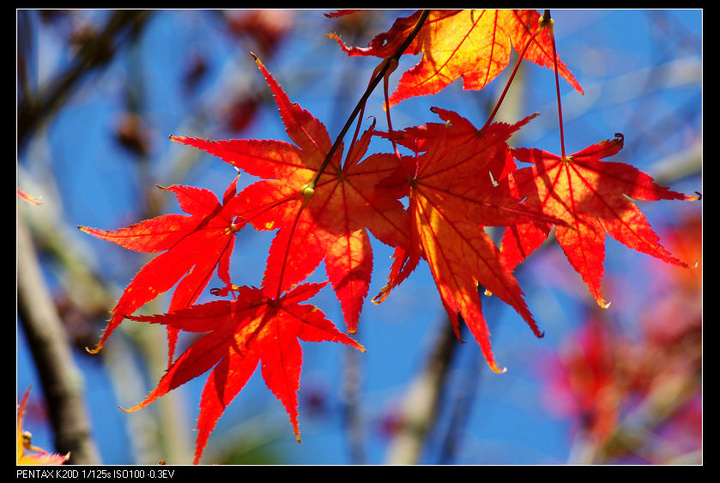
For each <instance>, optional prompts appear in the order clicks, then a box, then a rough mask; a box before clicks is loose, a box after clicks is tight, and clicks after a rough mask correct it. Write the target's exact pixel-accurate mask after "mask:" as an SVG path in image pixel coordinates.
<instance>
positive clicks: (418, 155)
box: [81, 10, 693, 463]
mask: <svg viewBox="0 0 720 483" xmlns="http://www.w3.org/2000/svg"><path fill="white" fill-rule="evenodd" d="M345 14H348V12H340V13H338V14H337V15H345ZM334 38H336V39H337V40H338V42H340V45H341V47H342V49H343V50H344V51H345V52H347V53H348V54H349V55H351V56H353V55H364V56H378V57H380V58H383V59H384V61H383V62H384V63H382V64H381V66H383V68H386V70H384V71H382V70H380V71H378V72H376V74H375V78H374V80H377V81H378V82H379V80H381V79H382V78H384V79H385V80H386V81H387V76H388V75H389V73H390V72H391V71H392V69H391V68H390V66H396V65H397V63H394V64H392V63H389V62H385V60H387V59H390V60H393V59H394V60H395V61H396V60H397V58H398V57H399V56H400V55H403V54H422V55H423V57H422V60H421V61H420V63H419V64H418V65H416V66H415V67H413V68H411V69H409V70H408V71H407V72H405V73H404V74H403V76H402V77H401V79H400V82H399V86H398V89H397V91H396V92H395V93H394V94H393V95H392V96H391V97H390V98H389V101H388V107H390V106H392V105H393V104H396V103H397V102H400V101H402V100H404V99H407V98H409V97H414V96H421V95H430V94H434V93H436V92H438V91H439V90H441V89H442V88H444V87H445V86H447V85H448V84H449V83H450V82H453V81H454V80H455V79H457V78H459V77H460V78H462V79H463V85H464V87H465V88H466V89H476V90H477V89H481V88H483V87H484V86H485V85H487V83H488V82H490V81H491V80H492V79H493V78H495V77H496V76H497V75H498V74H499V73H500V72H501V71H502V70H503V69H504V68H505V67H506V66H507V65H508V64H509V58H510V51H511V49H512V48H513V47H514V48H516V49H518V48H519V47H520V46H524V47H523V48H522V50H521V52H520V54H521V55H520V56H521V58H522V59H524V60H530V61H532V62H535V63H537V64H538V65H541V66H544V67H547V68H550V69H556V71H557V72H558V73H559V74H560V75H561V76H562V77H563V78H564V79H565V80H566V81H567V82H568V83H569V84H570V85H571V86H572V87H574V88H575V89H576V90H578V91H579V92H582V88H581V87H580V85H579V83H578V82H577V81H576V80H575V78H574V77H573V76H572V74H571V73H570V71H569V70H568V69H567V67H566V66H564V65H563V64H562V63H560V62H558V61H557V57H556V55H555V51H554V43H553V39H552V35H551V29H549V28H547V19H545V18H544V17H541V16H540V14H539V13H538V12H536V11H534V10H523V11H514V10H507V11H505V10H461V11H445V10H443V11H430V12H417V13H414V14H413V15H411V16H409V17H406V18H399V19H398V20H397V21H396V22H395V24H394V25H393V26H392V28H391V29H390V30H389V31H388V32H386V33H383V34H380V35H378V36H377V37H376V38H375V39H373V40H372V41H371V42H370V44H369V46H368V47H367V48H358V47H348V46H346V45H345V44H344V43H342V41H340V39H338V38H337V37H334ZM410 39H412V40H411V41H409V40H410ZM408 41H409V42H408ZM255 59H256V63H257V66H258V68H259V69H260V72H261V73H262V75H263V76H264V78H265V80H266V82H267V84H268V85H269V88H270V90H271V91H272V93H273V95H274V97H275V101H276V103H277V106H278V110H279V114H280V117H281V119H282V122H283V124H284V126H285V130H286V133H287V135H288V137H289V139H290V141H291V142H286V141H280V140H257V139H251V140H240V139H232V140H218V141H210V140H204V139H199V138H193V137H185V136H171V140H173V141H175V142H178V143H182V144H185V145H188V146H192V147H195V148H198V149H201V150H203V151H205V152H207V153H210V154H212V155H214V156H216V157H218V158H220V159H221V160H223V161H224V162H226V163H228V164H231V165H232V166H234V167H235V168H237V170H238V171H239V172H242V173H246V174H249V175H252V176H254V177H257V178H258V180H257V181H256V182H254V183H252V184H250V185H249V186H247V187H246V188H244V189H242V190H241V191H240V192H238V191H237V178H235V179H234V180H233V181H232V182H231V183H230V185H229V187H228V188H227V190H226V191H225V193H224V195H223V197H222V200H218V199H217V198H216V197H215V195H214V194H213V193H211V192H210V191H208V190H205V189H202V188H197V187H192V186H171V187H168V188H163V189H164V190H166V191H169V192H171V193H173V194H174V195H175V196H176V197H177V200H178V202H179V204H180V207H181V208H182V210H183V211H184V212H185V213H186V215H181V214H170V215H163V216H160V217H157V218H154V219H150V220H146V221H142V222H140V223H137V224H135V225H132V226H130V227H127V228H121V229H119V230H112V231H106V230H99V229H93V228H85V227H81V229H82V230H83V231H85V232H86V233H88V234H90V235H93V236H96V237H99V238H102V239H105V240H108V241H111V242H114V243H117V244H119V245H121V246H123V247H125V248H127V249H130V250H136V251H140V252H150V253H159V254H158V255H157V256H156V257H155V258H153V259H152V260H151V261H150V262H149V263H147V264H146V265H145V266H144V267H143V268H142V269H141V270H140V271H139V273H138V274H137V275H136V276H135V277H134V278H133V280H132V281H131V282H130V284H129V285H128V286H127V288H126V289H125V291H124V292H123V294H122V295H121V297H120V299H119V301H118V302H117V305H116V306H115V307H114V308H113V310H112V317H111V319H110V321H109V324H108V326H107V328H106V330H105V332H104V334H103V337H102V339H101V341H100V343H99V344H98V346H97V347H96V348H95V349H93V351H95V352H97V351H98V350H100V348H101V347H102V346H103V345H104V343H105V342H106V341H107V339H108V337H109V336H110V334H111V333H112V332H113V330H115V329H116V328H117V326H118V325H119V324H120V323H121V322H122V321H123V319H126V318H129V319H132V320H135V321H140V322H148V323H154V324H162V325H165V326H166V327H167V330H168V335H169V345H170V361H169V366H168V370H167V372H166V374H165V375H164V376H163V377H162V379H161V380H160V382H159V383H158V386H157V387H156V388H155V389H154V390H153V391H152V392H151V393H150V394H149V395H148V396H147V397H146V399H145V400H144V401H143V402H142V403H140V404H139V405H138V406H136V407H135V408H132V410H135V409H139V408H141V407H144V406H146V405H148V404H150V403H151V402H153V401H154V400H156V399H157V398H158V397H161V396H162V395H164V394H166V393H167V392H168V391H170V390H172V389H174V388H176V387H178V386H180V385H182V384H184V383H185V382H187V381H189V380H191V379H193V378H195V377H198V376H200V375H202V374H204V373H206V372H208V371H210V374H209V376H208V378H207V382H206V385H205V389H204V391H203V393H202V401H201V410H200V416H199V420H198V424H197V428H198V435H197V442H196V453H195V462H196V463H197V462H199V460H200V457H201V455H202V452H203V449H204V448H205V446H206V443H207V441H208V437H209V435H210V433H211V432H212V430H213V429H214V427H215V424H216V422H217V420H218V419H219V418H220V416H221V415H222V413H223V411H224V409H225V408H226V407H227V405H228V404H230V402H231V401H232V399H233V398H234V397H235V396H236V395H237V394H238V393H239V391H240V390H241V389H242V387H243V386H244V384H245V383H246V381H247V380H248V379H249V377H250V376H251V375H252V374H253V372H254V371H255V369H256V367H257V366H258V364H260V362H261V364H260V365H261V372H262V377H263V378H264V380H265V382H266V384H267V386H268V388H269V389H270V390H271V391H272V392H273V393H274V394H275V395H276V396H277V397H278V399H279V400H280V401H281V402H282V404H283V405H284V407H285V409H286V410H287V412H288V415H289V417H290V420H291V423H292V426H293V429H294V432H295V435H296V437H297V439H298V441H299V440H300V436H299V429H298V422H297V416H298V415H297V396H296V393H297V391H298V387H299V379H300V369H301V365H302V353H301V348H300V344H299V342H298V340H303V341H315V342H318V341H333V342H340V343H343V344H347V345H349V346H352V347H355V348H357V349H360V350H364V348H363V347H362V346H360V344H358V343H357V342H356V341H354V340H353V339H352V338H350V337H349V336H347V335H346V334H344V333H343V332H341V331H339V330H338V329H337V328H336V327H335V325H333V324H332V323H331V322H330V321H329V320H327V319H326V317H325V315H324V314H323V313H322V311H321V310H320V309H318V308H317V307H315V306H313V305H310V304H303V303H301V302H304V301H306V300H308V299H309V298H311V297H312V296H313V295H315V294H316V293H317V292H318V291H319V290H320V289H321V288H322V287H323V286H324V285H325V284H327V283H329V285H330V287H331V289H332V290H333V291H334V293H335V294H336V296H337V299H338V301H339V303H340V305H341V307H342V313H343V317H344V323H345V326H346V328H347V332H348V333H350V334H353V333H355V332H357V330H358V326H359V319H360V314H361V311H362V308H363V304H364V302H365V300H366V298H367V295H368V291H369V286H370V282H371V275H372V273H373V270H374V263H373V253H372V247H371V238H370V236H371V235H372V236H373V237H374V238H376V239H378V240H380V241H381V242H383V243H385V244H387V245H389V246H390V247H393V248H394V250H395V253H394V260H393V264H392V267H390V273H389V276H388V282H387V285H386V286H385V287H384V288H383V289H382V291H381V293H379V294H377V296H376V297H375V298H374V299H373V301H375V302H376V303H380V302H382V300H384V299H385V298H386V297H388V296H389V295H390V293H391V292H392V290H393V289H394V288H395V287H397V286H398V285H400V284H401V283H402V282H403V280H405V279H406V278H407V277H408V276H409V275H410V274H411V273H412V272H413V270H414V269H415V267H416V266H417V265H418V264H419V263H420V262H421V261H424V262H425V263H427V264H428V266H429V268H430V272H431V274H432V276H433V279H434V281H435V283H436V286H437V289H438V292H439V295H440V299H441V301H442V304H443V306H444V307H445V309H446V310H447V312H448V314H449V316H450V320H451V321H452V323H453V325H454V327H455V329H456V332H457V333H458V334H459V331H457V329H458V327H459V324H460V323H465V324H466V325H467V326H468V327H469V328H470V331H471V333H472V334H473V336H474V338H475V340H476V341H477V343H478V344H479V346H480V347H481V349H482V352H483V354H484V356H485V358H486V360H487V362H488V365H489V366H490V368H492V369H493V370H494V371H496V372H502V371H503V369H501V368H500V367H499V366H498V364H497V363H496V361H495V358H494V356H493V352H492V349H491V344H490V333H489V331H488V327H487V324H486V322H485V319H484V317H483V314H482V306H481V297H480V295H481V293H482V291H486V292H488V293H491V294H492V295H493V296H495V297H498V298H500V299H501V300H503V301H504V302H505V303H507V304H508V305H510V306H511V307H513V308H514V309H515V310H516V311H517V312H518V314H519V315H520V316H521V317H522V318H523V319H524V320H525V321H526V322H527V324H528V325H529V326H530V328H531V329H532V331H533V332H534V333H535V334H536V335H538V336H542V331H541V330H540V329H539V327H538V324H537V322H536V321H535V319H534V318H533V315H532V313H531V311H530V309H529V308H528V306H527V304H526V302H525V300H524V296H523V292H522V290H521V288H520V286H519V284H518V282H517V280H516V279H515V277H514V275H513V269H514V268H515V267H516V266H517V265H518V264H519V263H520V262H521V261H522V260H524V259H525V258H526V257H527V256H528V255H529V254H530V253H531V252H532V251H534V250H535V249H536V248H537V247H538V246H539V245H540V244H541V243H542V242H543V241H544V240H545V239H546V238H547V237H548V234H549V233H550V230H551V228H553V227H554V228H555V235H556V238H557V241H558V243H559V245H560V246H561V247H562V248H563V250H564V251H565V253H566V255H567V257H568V260H569V261H570V263H571V264H572V266H573V267H575V269H576V270H577V271H578V272H579V273H580V274H581V275H582V277H583V280H585V282H586V283H587V284H588V286H589V288H590V291H591V293H592V294H593V295H594V296H595V298H596V299H597V300H598V302H599V303H601V304H605V302H604V300H603V298H602V295H601V292H600V281H601V279H602V264H603V252H604V239H605V233H609V234H610V235H611V236H613V237H614V238H616V239H618V240H620V241H621V242H623V243H625V244H626V245H627V246H629V247H631V248H634V249H636V250H640V251H642V252H645V253H649V254H651V255H653V256H656V257H659V258H662V259H663V260H667V261H669V262H672V263H678V264H680V263H682V262H680V261H678V260H677V259H675V258H673V257H672V256H671V255H670V254H669V253H668V252H667V251H666V250H664V249H663V248H662V247H661V246H660V245H659V244H658V240H657V237H656V236H655V235H654V233H653V232H652V230H651V229H650V227H649V225H648V224H647V222H646V221H645V219H644V217H643V215H642V214H641V212H640V211H639V210H638V208H637V207H636V205H635V204H634V203H633V202H632V200H631V198H632V199H641V200H660V199H693V197H689V196H685V195H682V194H680V193H676V192H673V191H670V190H669V189H667V188H663V187H660V186H657V185H656V184H655V183H654V182H653V181H652V179H651V178H650V177H649V176H647V175H645V174H643V173H641V172H639V171H638V170H636V169H635V168H632V167H630V166H628V165H624V164H620V163H610V162H605V161H601V159H603V158H606V157H610V156H612V155H613V154H615V153H616V152H617V151H618V150H619V149H620V148H621V147H622V137H621V136H617V137H616V138H615V139H612V140H609V141H602V142H600V143H599V144H597V145H595V146H591V147H589V148H586V149H584V150H582V151H580V152H578V153H576V154H573V155H570V156H557V155H554V154H550V153H547V152H545V151H540V150H537V149H514V148H511V147H510V146H509V145H508V140H509V138H510V136H511V135H512V134H513V133H515V132H516V131H518V130H519V129H521V128H522V127H523V126H524V125H525V124H527V123H528V122H530V121H531V120H532V118H533V117H534V115H531V116H528V117H526V118H525V119H523V120H521V121H519V122H517V123H515V124H506V123H499V122H490V120H489V121H488V123H487V124H486V125H485V126H483V127H482V128H480V129H478V128H477V127H475V126H474V125H473V124H472V123H470V122H469V121H468V120H467V119H465V118H463V117H462V116H461V115H460V114H458V113H455V112H452V111H449V110H444V109H441V108H433V109H432V111H433V112H434V113H435V114H436V115H437V116H438V117H439V118H440V119H441V120H442V122H428V123H426V124H422V125H419V126H412V127H408V128H405V129H403V130H401V131H392V130H391V129H389V130H388V132H379V131H376V130H375V127H374V124H373V125H372V126H371V127H370V128H368V129H367V130H366V131H365V132H363V133H362V134H360V133H359V132H356V135H355V137H354V138H353V141H352V142H351V143H350V145H349V146H348V148H347V151H345V147H344V144H343V142H342V136H340V137H339V138H338V140H337V141H336V142H334V143H333V142H332V141H331V139H330V136H329V135H328V132H327V129H326V128H325V126H324V125H323V123H322V122H321V121H319V120H318V119H316V118H315V117H314V116H313V115H312V114H311V113H310V112H308V111H306V110H305V109H303V108H302V107H301V106H299V105H298V104H296V103H293V102H291V101H290V99H289V98H288V96H287V94H286V93H285V92H284V91H283V89H282V88H281V87H280V85H279V84H278V83H277V82H276V80H275V79H274V78H273V77H272V75H271V74H270V73H269V72H268V70H267V69H266V67H265V66H264V65H263V64H262V62H261V61H260V60H259V59H257V58H255ZM374 85H377V83H375V84H374ZM364 99H366V97H365V98H364ZM358 130H359V125H358ZM373 138H382V139H385V140H387V141H390V142H391V143H392V145H393V147H394V149H393V150H390V149H389V150H388V151H389V152H387V153H382V152H378V153H370V154H368V148H369V145H370V142H371V140H372V139H373ZM399 148H402V149H403V150H404V151H405V152H406V153H407V154H401V153H400V151H399ZM516 161H519V162H523V163H527V164H529V166H528V167H524V168H518V167H517V165H516ZM403 201H405V203H404V202H403ZM248 225H250V226H252V227H253V228H254V229H256V230H259V231H269V232H274V236H273V239H272V243H271V246H270V249H269V254H268V258H267V263H266V268H265V272H264V275H263V280H262V284H261V285H260V287H259V288H258V287H250V286H236V285H235V284H233V283H232V280H231V270H230V258H231V254H232V252H233V249H234V245H235V234H236V233H237V232H238V231H239V230H242V229H245V228H246V227H247V226H248ZM488 226H501V227H507V229H506V231H505V238H504V240H503V243H502V246H501V247H499V246H498V245H497V244H496V243H495V242H494V241H493V240H492V239H491V238H490V237H489V236H488V234H487V233H486V230H485V228H486V227H488ZM321 264H324V267H325V273H326V275H327V281H326V282H325V283H322V284H314V283H313V284H311V283H307V282H306V280H307V278H308V277H309V276H310V275H311V274H313V273H314V272H315V271H316V270H317V268H318V267H319V266H320V265H321ZM214 274H217V276H218V278H219V280H220V281H221V282H222V284H223V286H222V287H218V288H214V289H213V290H212V293H214V294H215V295H218V296H226V297H230V298H229V299H227V300H217V301H212V302H209V303H204V304H196V302H197V300H198V298H199V296H200V295H201V294H202V293H203V291H204V290H205V289H206V288H207V285H208V284H209V282H210V280H211V278H212V277H213V275H214ZM173 288H174V291H173V295H172V299H171V301H170V306H169V308H168V311H167V313H166V314H160V315H154V316H139V315H134V313H135V312H136V311H137V310H138V309H140V308H141V307H143V306H144V305H145V304H147V303H148V302H149V301H151V300H153V299H154V298H156V297H157V296H158V295H159V294H161V293H164V292H167V291H169V290H171V289H173ZM180 331H185V332H192V333H204V334H205V335H202V337H200V338H199V339H197V340H196V341H195V342H194V343H193V344H192V345H191V346H190V347H189V348H188V349H187V350H186V351H185V352H183V353H182V354H181V355H179V356H177V357H175V355H174V348H175V343H176V340H177V334H178V333H179V332H180Z"/></svg>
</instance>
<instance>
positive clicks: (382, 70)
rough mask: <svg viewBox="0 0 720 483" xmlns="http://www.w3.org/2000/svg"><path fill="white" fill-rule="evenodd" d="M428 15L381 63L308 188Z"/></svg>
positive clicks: (421, 19) (316, 178)
mask: <svg viewBox="0 0 720 483" xmlns="http://www.w3.org/2000/svg"><path fill="white" fill-rule="evenodd" d="M429 14H430V11H429V10H423V11H422V13H421V14H420V18H418V21H417V23H416V24H415V27H414V28H413V30H412V32H410V34H409V35H408V36H407V38H406V39H405V41H404V42H403V43H402V45H400V47H398V49H397V50H396V51H395V53H393V55H391V56H390V57H388V58H387V59H385V60H384V61H383V65H382V67H381V68H380V69H379V70H378V71H377V72H376V74H375V77H373V79H372V80H371V81H370V83H369V84H368V86H367V88H366V89H365V92H364V93H363V95H362V97H361V98H360V100H359V101H358V102H357V104H356V105H355V109H353V111H352V113H351V114H350V117H349V118H348V120H347V122H346V123H345V125H344V126H343V128H342V130H341V131H340V134H338V136H337V138H336V139H335V143H334V144H333V145H332V147H331V148H330V151H329V152H328V153H327V155H326V156H325V160H324V161H323V164H322V165H321V166H320V169H319V170H318V172H317V174H316V175H315V177H314V178H313V180H312V181H311V182H310V183H309V184H308V185H307V187H308V188H311V189H314V188H315V185H316V184H317V182H318V180H319V179H320V176H321V175H322V173H323V171H325V168H326V167H327V165H328V163H330V160H331V159H332V157H333V155H334V154H335V151H337V149H338V147H339V146H340V143H341V142H342V140H343V138H344V137H345V135H346V134H347V132H348V130H349V129H350V127H351V126H352V123H353V122H354V121H355V118H356V117H357V115H358V114H359V113H360V111H361V110H362V109H364V107H365V103H366V102H367V100H368V98H369V97H370V94H372V92H373V91H374V90H375V88H376V87H377V86H378V84H380V81H381V80H382V79H384V78H385V75H386V73H387V72H388V69H390V68H391V67H393V66H396V65H397V64H396V62H393V60H395V61H398V60H399V59H400V57H401V56H402V54H403V53H404V52H405V50H406V49H407V48H408V47H409V46H410V43H411V42H412V41H413V40H414V39H415V37H417V34H418V33H419V32H420V29H421V28H422V26H423V24H424V23H425V20H427V17H428V15H429Z"/></svg>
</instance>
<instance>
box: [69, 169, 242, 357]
mask: <svg viewBox="0 0 720 483" xmlns="http://www.w3.org/2000/svg"><path fill="white" fill-rule="evenodd" d="M236 183H237V178H236V179H235V180H234V181H233V182H232V183H231V184H230V186H229V187H228V188H227V190H226V191H225V194H224V196H223V204H220V203H219V202H218V199H217V198H216V197H215V195H214V194H213V193H212V192H210V191H208V190H206V189H202V188H196V187H192V186H180V185H175V186H170V187H168V188H163V189H165V190H167V191H170V192H172V193H174V194H175V196H177V199H178V202H179V204H180V207H181V208H182V209H183V211H185V212H186V213H188V215H180V214H169V215H162V216H158V217H156V218H152V219H149V220H144V221H142V222H140V223H136V224H134V225H131V226H129V227H127V228H121V229H119V230H110V231H108V230H99V229H96V228H88V227H83V226H81V227H79V228H80V230H82V231H84V232H85V233H88V234H90V235H92V236H95V237H98V238H101V239H103V240H107V241H111V242H113V243H116V244H118V245H120V246H122V247H124V248H127V249H129V250H134V251H138V252H144V253H155V252H164V253H161V254H160V255H158V256H156V257H155V258H153V259H152V260H151V261H150V262H148V263H147V264H145V265H144V266H143V267H142V269H141V270H140V271H139V272H138V273H137V275H135V277H134V278H133V279H132V281H131V282H130V284H129V285H128V286H127V287H126V288H125V290H124V291H123V293H122V295H121V296H120V299H119V300H118V302H117V304H116V305H115V307H114V308H113V309H112V316H111V318H110V320H109V322H108V325H107V327H106V329H105V331H104V333H103V336H102V338H101V340H100V342H99V343H98V345H97V347H96V348H95V349H93V350H91V352H92V353H97V352H98V351H99V350H100V349H101V348H102V347H103V345H104V344H105V342H106V341H107V339H108V337H110V334H111V333H112V332H113V331H114V330H115V329H116V328H117V326H118V325H120V323H121V322H122V320H123V319H124V318H125V316H126V315H129V314H132V313H133V312H135V311H136V310H137V309H139V308H140V307H142V306H143V305H145V304H146V303H148V302H150V301H151V300H154V299H155V298H156V297H157V296H158V295H160V294H162V293H164V292H166V291H168V290H170V289H171V288H173V287H174V286H175V284H178V281H179V282H180V283H179V284H178V285H177V287H176V288H175V290H174V292H173V296H172V299H171V301H170V308H169V309H168V310H177V309H181V308H185V307H188V306H190V305H192V304H193V303H194V302H195V301H196V300H197V298H198V297H199V296H200V294H201V293H202V291H203V289H204V288H205V287H206V286H207V284H208V283H209V281H210V278H211V277H212V275H213V273H214V272H215V269H216V268H217V274H218V276H219V277H220V278H221V279H222V280H223V282H225V283H226V284H228V285H229V284H230V275H229V266H230V256H231V255H232V251H233V247H234V241H235V232H236V231H238V230H240V229H241V228H242V226H243V225H244V224H243V223H239V222H238V220H237V219H236V217H235V215H234V208H233V201H234V197H235V191H236ZM168 336H169V349H170V357H169V358H170V359H172V356H173V352H174V346H175V341H176V338H177V333H176V332H173V331H170V332H169V333H168Z"/></svg>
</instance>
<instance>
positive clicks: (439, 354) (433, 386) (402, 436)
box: [387, 320, 459, 465]
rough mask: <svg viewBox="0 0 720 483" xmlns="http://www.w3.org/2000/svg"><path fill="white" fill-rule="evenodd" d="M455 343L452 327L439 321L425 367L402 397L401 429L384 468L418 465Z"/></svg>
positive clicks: (435, 416)
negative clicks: (387, 466)
mask: <svg viewBox="0 0 720 483" xmlns="http://www.w3.org/2000/svg"><path fill="white" fill-rule="evenodd" d="M458 343H459V341H458V338H457V336H456V334H455V331H454V330H453V327H452V324H451V323H450V322H449V321H448V320H443V326H442V330H441V332H440V334H439V335H438V337H437V339H436V342H435V346H434V347H435V348H434V349H433V351H432V353H431V354H430V357H429V358H428V361H427V365H426V366H425V369H424V370H423V372H422V373H421V374H420V375H419V376H418V377H417V378H416V379H415V381H414V382H413V384H412V386H411V387H410V390H409V391H408V393H407V395H406V399H405V403H404V405H403V408H402V416H401V420H402V425H401V427H400V430H399V431H398V433H397V435H396V436H395V438H394V440H393V441H392V443H391V445H390V449H389V455H388V458H387V463H388V464H394V465H412V464H418V463H419V460H420V454H421V451H422V446H423V443H424V440H425V436H426V434H428V432H429V431H430V430H431V429H432V427H433V425H434V423H435V420H436V419H437V415H438V414H439V411H438V406H439V401H440V394H441V392H442V388H443V387H444V383H445V380H446V376H447V372H448V368H449V367H450V361H451V360H452V357H453V354H454V353H455V349H456V348H457V345H458Z"/></svg>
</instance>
